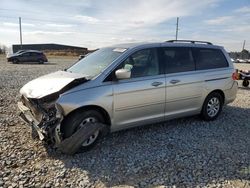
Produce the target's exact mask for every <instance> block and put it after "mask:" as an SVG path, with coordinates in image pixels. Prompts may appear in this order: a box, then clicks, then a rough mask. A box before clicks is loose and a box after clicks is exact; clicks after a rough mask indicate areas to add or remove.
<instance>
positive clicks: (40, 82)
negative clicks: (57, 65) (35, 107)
mask: <svg viewBox="0 0 250 188" xmlns="http://www.w3.org/2000/svg"><path fill="white" fill-rule="evenodd" d="M84 78H85V76H84V75H82V74H76V73H71V72H66V71H57V72H54V73H51V74H47V75H45V76H41V77H39V78H37V79H34V80H32V81H30V82H28V83H27V84H25V85H24V86H23V87H22V88H21V90H20V93H21V94H22V95H24V96H25V97H26V98H34V99H40V98H43V97H45V96H47V95H50V94H53V93H57V92H59V91H62V90H63V89H64V88H65V87H66V86H68V85H70V84H71V83H72V82H74V81H76V80H78V81H79V80H80V81H81V80H82V79H83V80H84ZM82 82H83V81H82ZM78 83H79V82H78Z"/></svg>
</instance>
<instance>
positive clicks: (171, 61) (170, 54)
mask: <svg viewBox="0 0 250 188" xmlns="http://www.w3.org/2000/svg"><path fill="white" fill-rule="evenodd" d="M163 61H164V65H165V72H166V73H178V72H187V71H194V70H195V63H194V59H193V55H192V50H191V49H190V48H181V47H178V48H163Z"/></svg>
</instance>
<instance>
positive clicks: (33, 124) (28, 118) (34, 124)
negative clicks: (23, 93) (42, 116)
mask: <svg viewBox="0 0 250 188" xmlns="http://www.w3.org/2000/svg"><path fill="white" fill-rule="evenodd" d="M17 105H18V108H19V109H20V111H21V112H20V114H19V117H20V118H21V119H22V120H23V121H25V122H26V123H27V124H28V125H29V127H30V128H32V131H36V132H37V134H38V136H39V139H40V140H44V139H45V136H46V135H47V133H46V132H44V130H42V129H41V128H40V127H39V125H40V122H38V121H37V120H36V119H35V118H34V117H33V115H32V113H31V111H30V109H29V108H27V107H26V106H24V105H23V103H22V102H18V103H17Z"/></svg>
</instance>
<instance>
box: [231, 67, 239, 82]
mask: <svg viewBox="0 0 250 188" xmlns="http://www.w3.org/2000/svg"><path fill="white" fill-rule="evenodd" d="M232 78H233V80H239V73H238V70H237V69H236V70H235V72H234V73H233V74H232Z"/></svg>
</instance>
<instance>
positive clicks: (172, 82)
mask: <svg viewBox="0 0 250 188" xmlns="http://www.w3.org/2000/svg"><path fill="white" fill-rule="evenodd" d="M179 82H180V80H171V81H170V83H171V84H177V83H179Z"/></svg>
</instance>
